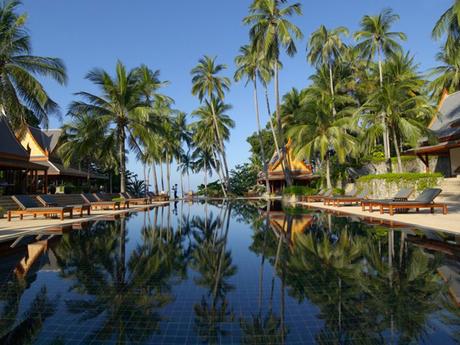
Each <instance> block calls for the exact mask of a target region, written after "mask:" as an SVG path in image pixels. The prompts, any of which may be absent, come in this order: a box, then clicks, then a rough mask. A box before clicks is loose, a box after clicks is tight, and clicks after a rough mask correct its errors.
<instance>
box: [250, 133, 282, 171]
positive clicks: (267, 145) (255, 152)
mask: <svg viewBox="0 0 460 345" xmlns="http://www.w3.org/2000/svg"><path fill="white" fill-rule="evenodd" d="M260 134H261V136H262V143H263V145H264V152H265V159H266V160H267V161H269V160H270V159H271V157H272V155H273V152H274V151H275V142H274V140H273V135H272V132H271V131H270V130H269V129H262V130H261V131H260ZM246 141H247V142H248V143H249V145H251V148H250V151H251V162H252V163H253V164H254V165H256V166H257V167H258V168H259V169H262V165H263V162H262V152H261V149H260V142H259V134H258V133H257V132H254V133H253V134H251V135H250V136H249V137H248V138H247V139H246Z"/></svg>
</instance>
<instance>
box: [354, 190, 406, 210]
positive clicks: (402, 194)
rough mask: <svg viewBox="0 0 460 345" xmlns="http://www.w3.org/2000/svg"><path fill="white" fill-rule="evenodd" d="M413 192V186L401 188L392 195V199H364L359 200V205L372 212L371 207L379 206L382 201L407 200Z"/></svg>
mask: <svg viewBox="0 0 460 345" xmlns="http://www.w3.org/2000/svg"><path fill="white" fill-rule="evenodd" d="M413 192H414V188H402V189H400V190H399V191H398V193H396V194H395V195H394V196H393V198H392V199H366V200H363V201H361V207H362V210H363V211H366V206H367V207H368V208H369V212H372V211H373V207H375V206H379V205H380V204H381V203H382V202H383V203H385V202H390V201H407V199H409V197H410V196H411V194H412V193H413Z"/></svg>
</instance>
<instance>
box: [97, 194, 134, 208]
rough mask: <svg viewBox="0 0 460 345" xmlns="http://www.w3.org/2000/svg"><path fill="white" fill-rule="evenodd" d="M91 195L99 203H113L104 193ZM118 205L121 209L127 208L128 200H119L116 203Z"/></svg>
mask: <svg viewBox="0 0 460 345" xmlns="http://www.w3.org/2000/svg"><path fill="white" fill-rule="evenodd" d="M93 195H94V196H95V197H96V199H97V200H99V201H108V202H113V200H112V197H111V196H109V195H107V194H104V193H93ZM118 202H119V203H120V207H121V208H129V200H120V201H118Z"/></svg>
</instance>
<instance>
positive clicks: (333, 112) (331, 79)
mask: <svg viewBox="0 0 460 345" xmlns="http://www.w3.org/2000/svg"><path fill="white" fill-rule="evenodd" d="M329 84H330V85H329V86H330V88H331V96H332V116H334V117H335V116H336V115H337V110H336V109H335V102H334V96H335V92H334V79H333V78H332V65H331V64H329Z"/></svg>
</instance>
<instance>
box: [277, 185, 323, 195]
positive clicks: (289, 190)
mask: <svg viewBox="0 0 460 345" xmlns="http://www.w3.org/2000/svg"><path fill="white" fill-rule="evenodd" d="M317 192H318V191H317V189H316V188H311V187H307V186H289V187H286V188H284V191H283V194H284V195H314V194H316V193H317Z"/></svg>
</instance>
